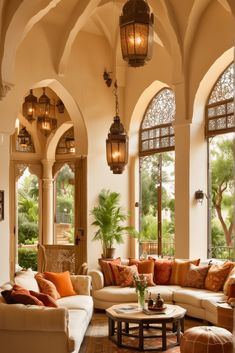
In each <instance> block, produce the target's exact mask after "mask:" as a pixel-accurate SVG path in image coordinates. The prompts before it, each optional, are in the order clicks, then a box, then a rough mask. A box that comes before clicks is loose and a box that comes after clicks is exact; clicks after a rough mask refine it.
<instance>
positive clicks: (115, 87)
mask: <svg viewBox="0 0 235 353" xmlns="http://www.w3.org/2000/svg"><path fill="white" fill-rule="evenodd" d="M117 89H118V86H117V80H116V81H115V82H114V90H113V92H114V95H115V107H116V116H119V104H118V94H117Z"/></svg>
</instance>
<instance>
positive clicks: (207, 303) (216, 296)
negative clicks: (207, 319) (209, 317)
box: [201, 292, 225, 314]
mask: <svg viewBox="0 0 235 353" xmlns="http://www.w3.org/2000/svg"><path fill="white" fill-rule="evenodd" d="M223 301H225V296H224V294H223V293H222V292H217V293H211V295H210V296H205V297H204V298H202V300H201V306H202V308H203V309H205V310H206V311H210V312H212V313H214V314H216V311H217V306H218V305H219V304H220V303H221V302H223Z"/></svg>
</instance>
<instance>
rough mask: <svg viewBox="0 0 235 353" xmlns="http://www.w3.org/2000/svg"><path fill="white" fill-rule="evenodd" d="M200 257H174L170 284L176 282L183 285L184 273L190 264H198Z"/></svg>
mask: <svg viewBox="0 0 235 353" xmlns="http://www.w3.org/2000/svg"><path fill="white" fill-rule="evenodd" d="M199 262H200V259H196V260H180V259H175V260H174V261H173V265H172V271H171V278H170V284H178V285H180V286H184V283H185V279H186V275H187V272H188V269H189V265H190V264H194V265H196V266H198V265H199Z"/></svg>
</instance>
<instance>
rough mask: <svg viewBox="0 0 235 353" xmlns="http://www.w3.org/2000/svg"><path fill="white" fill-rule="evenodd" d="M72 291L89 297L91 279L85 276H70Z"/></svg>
mask: <svg viewBox="0 0 235 353" xmlns="http://www.w3.org/2000/svg"><path fill="white" fill-rule="evenodd" d="M70 278H71V282H72V285H73V289H74V290H75V292H76V293H78V294H81V295H91V277H90V276H85V275H70Z"/></svg>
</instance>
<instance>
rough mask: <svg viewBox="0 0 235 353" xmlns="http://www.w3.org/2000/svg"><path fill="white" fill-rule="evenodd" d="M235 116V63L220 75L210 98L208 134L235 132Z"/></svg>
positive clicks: (207, 115) (207, 121) (207, 111)
mask: <svg viewBox="0 0 235 353" xmlns="http://www.w3.org/2000/svg"><path fill="white" fill-rule="evenodd" d="M234 128H235V118H234V63H232V64H230V65H229V66H228V67H227V68H226V69H225V71H224V72H223V73H222V74H221V75H220V77H219V78H218V80H217V81H216V83H215V85H214V87H213V88H212V91H211V93H210V95H209V98H208V103H207V107H206V136H207V137H209V136H215V135H218V134H223V133H227V132H233V131H234Z"/></svg>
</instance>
